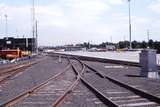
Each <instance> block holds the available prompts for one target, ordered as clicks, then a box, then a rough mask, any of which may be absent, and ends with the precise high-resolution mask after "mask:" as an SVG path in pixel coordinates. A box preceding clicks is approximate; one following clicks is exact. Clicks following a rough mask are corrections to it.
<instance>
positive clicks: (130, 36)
mask: <svg viewBox="0 0 160 107" xmlns="http://www.w3.org/2000/svg"><path fill="white" fill-rule="evenodd" d="M130 2H131V0H128V12H129V41H130V46H129V48H130V49H132V32H131V30H132V27H131V4H130Z"/></svg>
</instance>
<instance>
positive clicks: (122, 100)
mask: <svg viewBox="0 0 160 107" xmlns="http://www.w3.org/2000/svg"><path fill="white" fill-rule="evenodd" d="M84 65H85V66H86V67H87V69H86V71H87V72H88V73H85V75H84V76H83V77H81V79H82V81H83V82H84V83H85V84H87V85H88V86H89V87H90V88H91V89H92V90H94V91H95V90H96V91H97V92H99V94H101V95H102V96H101V97H102V98H101V99H102V100H104V99H106V101H105V102H107V103H108V104H109V106H115V107H118V106H127V107H128V106H139V107H143V106H150V107H156V106H160V98H159V97H157V96H154V95H151V94H149V93H147V92H145V91H143V90H140V89H138V88H135V87H132V86H129V85H127V84H125V83H123V82H120V81H119V80H117V79H115V78H113V77H110V76H107V75H104V74H102V73H100V72H99V71H98V70H96V69H94V68H92V67H90V66H88V65H86V64H84ZM101 83H103V84H101ZM110 104H111V105H110Z"/></svg>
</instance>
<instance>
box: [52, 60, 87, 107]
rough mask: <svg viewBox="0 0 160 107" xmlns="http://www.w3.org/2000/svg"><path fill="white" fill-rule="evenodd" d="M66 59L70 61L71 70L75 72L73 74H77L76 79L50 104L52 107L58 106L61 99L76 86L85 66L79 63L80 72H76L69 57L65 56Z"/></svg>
mask: <svg viewBox="0 0 160 107" xmlns="http://www.w3.org/2000/svg"><path fill="white" fill-rule="evenodd" d="M67 59H68V61H69V62H70V64H71V67H72V69H73V71H74V72H75V74H76V75H77V79H76V80H75V81H74V83H73V84H72V85H71V86H70V87H69V88H68V89H67V90H66V91H65V92H64V93H63V95H62V96H60V97H59V98H58V99H57V100H56V101H55V102H54V104H53V105H52V107H59V105H60V104H61V103H62V101H63V100H64V99H65V97H66V96H67V95H68V94H70V93H71V92H72V91H73V90H74V88H76V86H77V85H78V84H79V82H80V80H81V78H80V76H81V75H83V73H84V70H85V66H84V65H83V64H82V63H81V66H82V70H81V73H79V72H76V69H75V67H74V65H73V63H72V62H71V61H70V59H69V57H67Z"/></svg>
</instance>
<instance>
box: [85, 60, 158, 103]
mask: <svg viewBox="0 0 160 107" xmlns="http://www.w3.org/2000/svg"><path fill="white" fill-rule="evenodd" d="M84 65H85V66H86V67H87V68H89V69H91V70H92V71H94V72H96V74H98V75H101V77H103V78H106V79H108V80H110V81H111V82H113V83H115V84H117V85H119V86H121V87H123V88H125V89H127V90H130V91H132V92H134V93H135V94H137V95H139V96H141V97H143V98H145V99H148V100H150V101H152V102H156V103H157V104H160V98H159V97H157V96H154V95H152V94H150V93H147V92H145V91H143V90H141V89H138V88H136V87H133V86H130V85H128V84H126V83H124V82H122V81H119V80H118V79H116V78H114V77H110V76H108V75H106V74H103V73H101V72H99V71H98V70H96V69H95V68H93V67H91V66H89V65H87V64H85V63H84Z"/></svg>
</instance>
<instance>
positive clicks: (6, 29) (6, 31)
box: [4, 14, 8, 37]
mask: <svg viewBox="0 0 160 107" xmlns="http://www.w3.org/2000/svg"><path fill="white" fill-rule="evenodd" d="M4 16H5V19H6V27H5V36H6V37H8V16H7V14H5V15H4Z"/></svg>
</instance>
